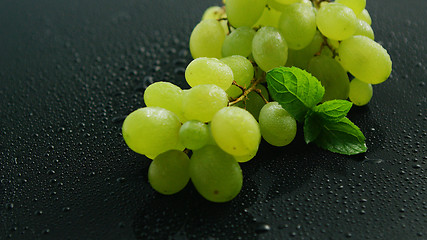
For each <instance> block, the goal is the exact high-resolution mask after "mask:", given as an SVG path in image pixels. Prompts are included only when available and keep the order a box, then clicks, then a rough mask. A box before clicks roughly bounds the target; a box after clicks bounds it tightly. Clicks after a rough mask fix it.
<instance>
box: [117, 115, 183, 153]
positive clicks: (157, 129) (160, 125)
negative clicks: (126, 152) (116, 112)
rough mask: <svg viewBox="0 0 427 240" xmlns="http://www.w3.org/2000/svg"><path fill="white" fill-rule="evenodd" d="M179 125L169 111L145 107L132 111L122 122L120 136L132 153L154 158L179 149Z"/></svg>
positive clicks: (176, 118)
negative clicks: (121, 135)
mask: <svg viewBox="0 0 427 240" xmlns="http://www.w3.org/2000/svg"><path fill="white" fill-rule="evenodd" d="M180 127H181V123H180V122H179V120H178V117H177V116H176V115H175V114H174V113H172V112H171V111H169V110H166V109H164V108H160V107H145V108H140V109H138V110H135V111H133V112H132V113H131V114H129V115H128V116H127V117H126V119H125V120H124V122H123V126H122V134H123V138H124V140H125V142H126V144H127V145H128V146H129V148H130V149H132V150H133V151H135V152H137V153H139V154H144V155H146V156H147V157H149V158H154V157H156V156H157V155H159V154H160V153H162V152H165V151H167V150H170V149H177V148H179V146H180V144H179V138H178V132H179V128H180Z"/></svg>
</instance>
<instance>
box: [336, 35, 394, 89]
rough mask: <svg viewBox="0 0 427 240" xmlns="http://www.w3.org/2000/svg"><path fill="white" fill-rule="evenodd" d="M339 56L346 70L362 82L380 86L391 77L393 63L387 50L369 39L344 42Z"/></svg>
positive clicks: (358, 38) (356, 38)
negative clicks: (379, 84)
mask: <svg viewBox="0 0 427 240" xmlns="http://www.w3.org/2000/svg"><path fill="white" fill-rule="evenodd" d="M338 55H339V57H340V60H341V64H342V65H343V66H344V68H345V69H347V70H348V71H349V72H350V73H351V74H352V75H353V76H355V77H356V78H358V79H359V80H361V81H364V82H366V83H370V84H378V83H382V82H384V81H385V80H387V78H388V77H389V76H390V73H391V66H392V63H391V59H390V56H389V55H388V53H387V50H385V49H384V48H383V47H382V46H381V45H380V44H378V43H376V42H375V41H373V40H372V39H370V38H368V37H365V36H353V37H351V38H349V39H347V40H344V41H342V42H341V44H340V47H339V48H338Z"/></svg>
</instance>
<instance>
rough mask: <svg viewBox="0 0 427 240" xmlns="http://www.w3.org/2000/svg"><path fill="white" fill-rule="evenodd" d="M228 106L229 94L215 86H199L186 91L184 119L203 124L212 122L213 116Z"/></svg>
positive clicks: (183, 101)
mask: <svg viewBox="0 0 427 240" xmlns="http://www.w3.org/2000/svg"><path fill="white" fill-rule="evenodd" d="M227 105H228V97H227V93H226V92H225V91H224V90H222V89H221V88H220V87H218V86H217V85H214V84H203V85H197V86H195V87H193V88H191V89H190V90H188V91H186V93H185V94H184V97H183V100H182V110H183V112H184V117H185V118H186V119H188V120H198V121H201V122H209V121H211V119H212V117H213V115H214V114H215V113H216V112H217V111H218V110H220V109H221V108H224V107H226V106H227Z"/></svg>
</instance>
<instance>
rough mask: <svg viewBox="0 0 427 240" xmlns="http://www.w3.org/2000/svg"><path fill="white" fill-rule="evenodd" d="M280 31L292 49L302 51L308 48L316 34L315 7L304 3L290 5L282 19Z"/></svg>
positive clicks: (284, 11)
mask: <svg viewBox="0 0 427 240" xmlns="http://www.w3.org/2000/svg"><path fill="white" fill-rule="evenodd" d="M279 29H280V31H281V33H282V35H283V37H285V39H286V43H287V44H288V47H289V48H290V49H294V50H300V49H303V48H305V47H307V46H308V45H309V44H310V43H311V41H312V40H313V38H314V35H315V34H316V15H315V14H314V11H313V7H312V6H309V5H307V4H303V3H294V4H292V5H289V6H288V7H287V8H285V9H284V10H283V14H282V16H281V17H280V20H279Z"/></svg>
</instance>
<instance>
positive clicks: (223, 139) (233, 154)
mask: <svg viewBox="0 0 427 240" xmlns="http://www.w3.org/2000/svg"><path fill="white" fill-rule="evenodd" d="M365 6H366V0H336V1H334V2H331V1H319V0H316V1H314V0H313V1H310V0H227V1H225V6H222V7H220V6H213V7H210V8H208V9H207V10H206V11H205V13H204V14H203V17H202V20H201V21H200V23H199V24H197V26H196V27H195V28H194V30H193V32H192V34H191V36H190V43H189V45H190V46H189V47H190V52H191V54H192V56H193V58H194V60H193V61H192V62H191V63H190V64H189V65H188V66H187V68H186V70H185V79H186V81H187V83H188V85H189V86H190V87H191V88H190V89H186V90H183V89H181V88H180V87H178V86H176V85H174V84H172V83H168V82H156V83H153V84H152V85H150V86H148V88H147V89H146V90H145V92H144V102H145V105H146V107H144V108H140V109H138V110H136V111H134V112H132V113H131V114H129V115H128V116H127V118H126V119H125V121H124V123H123V127H122V133H123V138H124V140H125V142H126V144H127V145H128V146H129V148H130V149H132V150H133V151H135V152H136V153H139V154H143V155H145V156H147V157H148V158H150V159H152V162H151V165H150V167H149V170H148V180H149V182H150V184H151V186H152V187H153V188H154V189H155V190H156V191H157V192H159V193H162V194H174V193H177V192H179V191H180V190H182V189H183V188H184V187H185V186H186V185H187V183H188V182H189V181H190V180H191V181H192V183H193V185H194V187H195V188H196V189H197V191H198V192H199V193H200V194H201V195H202V196H203V197H204V198H206V199H207V200H210V201H213V202H226V201H230V200H232V199H233V198H234V197H236V196H237V195H238V193H239V192H240V190H241V188H242V184H243V174H242V170H241V168H240V164H242V163H244V162H247V161H249V160H251V159H253V158H254V157H255V156H256V154H257V151H258V148H259V144H260V142H261V138H263V139H264V140H265V141H266V142H268V143H269V144H271V145H273V146H278V147H282V146H286V145H288V144H290V143H291V142H292V141H293V139H294V138H295V135H296V132H297V123H296V120H295V119H294V117H293V116H292V115H291V114H289V113H288V112H287V111H286V110H285V109H283V108H282V106H281V105H280V104H278V103H277V102H275V101H274V99H270V96H269V93H268V91H267V89H266V87H265V76H266V73H267V72H269V71H270V70H272V69H274V68H276V67H281V66H296V67H299V68H302V69H305V70H307V71H308V72H310V73H311V74H312V75H313V76H315V77H316V78H318V79H319V80H320V81H321V83H322V85H323V86H324V88H325V94H324V97H323V101H328V100H333V99H348V98H349V99H350V101H352V102H353V103H354V104H355V105H357V106H363V105H366V104H367V103H368V102H369V101H370V100H371V98H372V94H373V92H372V84H378V83H381V82H383V81H385V80H386V79H387V78H388V77H389V75H390V72H391V60H390V56H389V55H388V54H387V51H386V50H385V49H384V48H383V47H382V46H381V45H379V44H378V43H376V42H375V41H374V32H373V30H372V28H371V26H370V25H371V18H370V16H369V13H368V11H367V10H366V9H365ZM348 73H350V74H348ZM349 75H350V77H349ZM350 79H352V80H351V81H350ZM189 156H191V157H189Z"/></svg>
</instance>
